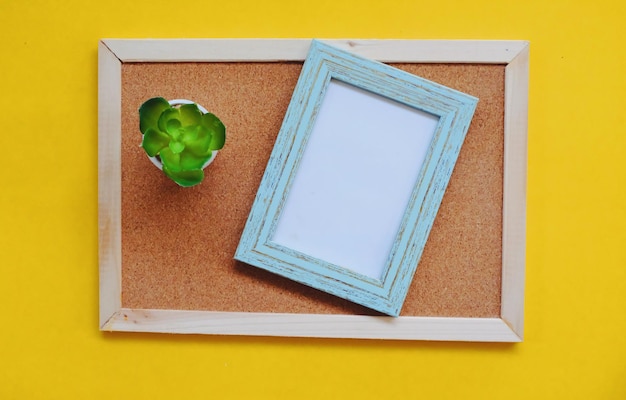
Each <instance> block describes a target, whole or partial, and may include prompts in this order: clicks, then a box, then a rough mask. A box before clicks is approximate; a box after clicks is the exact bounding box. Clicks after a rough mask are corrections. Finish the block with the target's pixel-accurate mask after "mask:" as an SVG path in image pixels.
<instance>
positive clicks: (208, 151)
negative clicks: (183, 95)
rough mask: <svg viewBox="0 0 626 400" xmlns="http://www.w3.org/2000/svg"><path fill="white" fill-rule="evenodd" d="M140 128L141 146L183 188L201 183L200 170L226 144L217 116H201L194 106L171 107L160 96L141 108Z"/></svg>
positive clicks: (202, 173) (148, 101) (208, 114)
mask: <svg viewBox="0 0 626 400" xmlns="http://www.w3.org/2000/svg"><path fill="white" fill-rule="evenodd" d="M139 129H140V130H141V133H142V134H143V140H142V142H141V147H143V149H144V150H145V151H146V153H147V154H148V155H149V156H150V157H158V158H160V159H161V162H162V164H163V172H164V173H165V174H166V175H167V176H168V177H169V178H171V179H172V180H173V181H174V182H176V183H177V184H179V185H180V186H185V187H188V186H194V185H197V184H199V183H200V182H202V180H203V179H204V171H203V170H202V167H203V166H204V164H205V163H206V162H207V161H209V160H210V159H211V156H212V155H213V152H214V151H216V150H220V149H221V148H222V147H224V142H225V141H226V128H225V127H224V124H223V123H222V121H220V119H219V118H218V117H216V116H215V115H213V114H211V113H206V114H205V113H202V112H201V111H200V109H199V108H198V106H197V105H196V104H183V105H181V106H171V105H170V104H169V102H168V101H167V100H165V99H164V98H162V97H154V98H152V99H149V100H147V101H146V102H145V103H143V104H142V105H141V107H140V108H139Z"/></svg>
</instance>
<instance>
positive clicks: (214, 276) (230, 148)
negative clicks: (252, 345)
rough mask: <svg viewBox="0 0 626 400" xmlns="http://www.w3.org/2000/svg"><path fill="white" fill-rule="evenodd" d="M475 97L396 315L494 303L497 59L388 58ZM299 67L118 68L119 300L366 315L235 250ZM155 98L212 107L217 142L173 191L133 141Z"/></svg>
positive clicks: (500, 105) (499, 103)
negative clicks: (220, 136)
mask: <svg viewBox="0 0 626 400" xmlns="http://www.w3.org/2000/svg"><path fill="white" fill-rule="evenodd" d="M392 65H394V66H396V67H398V68H400V69H403V70H405V71H407V72H410V73H413V74H416V75H419V76H421V77H423V78H426V79H429V80H432V81H435V82H437V83H441V84H443V85H446V86H449V87H451V88H454V89H457V90H460V91H462V92H465V93H468V94H471V95H473V96H476V97H478V98H479V99H480V101H479V103H478V107H477V109H476V112H475V115H474V119H473V121H472V124H471V126H470V129H469V131H468V134H467V137H466V139H465V142H464V145H463V147H462V150H461V153H460V156H459V159H458V161H457V165H456V167H455V170H454V172H453V175H452V178H451V181H450V184H449V186H448V189H447V191H446V194H445V196H444V199H443V202H442V205H441V207H440V209H439V213H438V215H437V218H436V220H435V224H434V226H433V229H432V231H431V234H430V236H429V239H428V242H427V245H426V248H425V251H424V253H423V256H422V258H421V260H420V263H419V265H418V268H417V272H416V274H415V277H414V279H413V283H412V286H411V288H410V290H409V294H408V296H407V298H406V300H405V303H404V307H403V309H402V312H401V316H438V317H471V318H491V317H493V318H496V317H498V316H499V315H500V311H501V276H502V214H503V208H502V206H503V200H502V199H503V154H504V99H505V94H504V88H505V65H502V64H471V63H467V64H430V63H429V64H413V63H404V64H402V63H400V64H397V63H394V64H392ZM301 67H302V64H301V63H300V62H277V63H274V62H272V63H269V62H253V63H228V62H226V63H222V62H220V63H216V62H199V63H194V62H180V63H141V62H136V63H135V62H127V63H124V64H122V69H121V74H122V88H121V91H122V92H121V100H122V101H121V104H122V109H121V112H122V134H121V164H122V166H121V175H122V178H121V186H122V187H121V195H122V199H121V201H122V204H121V208H122V210H121V215H122V218H121V231H122V232H121V234H122V243H121V255H122V281H121V282H122V285H121V298H122V300H121V301H122V306H123V307H124V308H129V309H170V310H210V311H225V312H258V313H301V314H358V315H377V314H376V313H375V312H373V311H371V310H369V309H367V308H364V307H361V306H357V305H354V304H352V303H350V302H348V301H346V300H342V299H339V298H336V297H334V296H331V295H328V294H325V293H323V292H320V291H317V290H315V289H311V288H308V287H306V286H303V285H300V284H298V283H295V282H292V281H290V280H287V279H285V278H281V277H278V276H276V275H273V274H271V273H268V272H265V271H263V270H260V269H257V268H254V267H251V266H248V265H246V264H243V263H240V262H237V261H235V260H233V257H232V256H233V254H234V251H235V248H236V246H237V244H238V241H239V237H240V235H241V232H242V230H243V226H244V224H245V221H246V218H247V215H248V212H249V210H250V207H251V205H252V201H253V199H254V195H255V193H256V189H257V187H258V185H259V182H260V180H261V176H262V174H263V172H264V168H265V165H266V163H267V161H268V158H269V154H270V151H271V149H272V146H273V144H274V140H275V138H276V134H277V133H278V131H279V129H280V125H281V123H282V119H283V117H284V114H285V111H286V109H287V105H288V103H289V100H290V97H291V94H292V92H293V89H294V87H295V84H296V81H297V79H298V75H299V72H300V69H301ZM154 96H162V97H165V98H168V99H172V98H186V99H191V100H193V101H196V102H198V103H199V104H202V105H203V106H204V107H206V108H207V109H208V110H210V111H211V112H213V113H215V114H217V115H218V116H219V117H220V118H221V119H222V121H223V122H224V123H225V125H226V127H227V143H226V146H225V148H224V149H223V150H222V151H220V154H219V155H218V157H217V158H216V160H215V161H214V162H213V164H211V165H210V166H209V168H208V169H207V171H206V172H207V178H206V179H205V181H204V182H203V183H202V184H201V185H199V186H197V187H194V188H180V187H178V186H176V185H175V184H174V183H173V182H171V181H170V180H169V179H167V178H166V177H165V176H164V175H163V174H162V173H161V172H160V171H158V170H157V169H156V168H154V167H153V166H152V164H151V163H150V161H149V160H148V158H147V157H146V156H145V154H144V153H143V150H142V149H141V148H139V143H140V141H141V135H140V133H139V131H138V128H137V127H138V113H137V110H138V108H139V106H140V105H141V103H143V102H144V101H145V100H146V99H148V98H150V97H154Z"/></svg>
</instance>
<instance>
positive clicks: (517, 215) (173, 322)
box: [98, 39, 529, 342]
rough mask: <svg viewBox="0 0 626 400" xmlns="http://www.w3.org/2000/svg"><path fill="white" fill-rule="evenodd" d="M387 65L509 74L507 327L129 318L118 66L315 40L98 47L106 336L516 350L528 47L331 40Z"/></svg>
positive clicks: (157, 315)
mask: <svg viewBox="0 0 626 400" xmlns="http://www.w3.org/2000/svg"><path fill="white" fill-rule="evenodd" d="M325 42H326V43H330V44H332V45H333V46H336V47H340V48H343V49H348V50H350V51H351V52H354V53H356V54H359V55H361V56H365V57H368V58H373V59H376V60H379V61H382V62H414V63H484V64H505V65H506V76H505V117H504V118H505V121H504V130H505V131H504V135H505V137H504V140H505V148H504V188H503V189H504V199H503V234H502V252H503V264H502V290H501V291H502V295H501V314H500V318H453V317H399V318H392V317H374V316H357V315H308V314H274V313H229V312H214V311H181V310H153V309H139V310H137V309H126V308H123V307H122V304H121V273H122V265H121V262H122V261H121V260H122V258H121V151H120V142H121V65H122V63H124V62H220V61H235V62H251V61H302V60H304V58H305V56H306V53H307V50H308V48H309V45H310V40H304V39H295V40H291V39H284V40H263V39H251V40H248V39H236V40H230V39H223V40H202V39H198V40H184V41H181V40H102V41H101V42H100V44H99V52H98V59H99V61H98V63H99V77H98V79H99V111H98V112H99V118H98V120H99V122H98V129H99V136H98V137H99V140H98V142H99V165H98V180H99V195H98V202H99V260H100V328H101V329H102V330H107V331H134V332H170V333H204V334H230V335H268V336H305V337H307V336H308V337H311V336H312V337H337V338H382V339H408V340H454V341H492V342H518V341H521V340H522V335H523V303H524V272H525V223H526V221H525V220H526V218H525V209H526V138H527V104H528V54H529V52H528V43H527V42H524V41H413V40H327V41H325Z"/></svg>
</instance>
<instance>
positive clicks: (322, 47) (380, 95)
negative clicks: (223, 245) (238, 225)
mask: <svg viewBox="0 0 626 400" xmlns="http://www.w3.org/2000/svg"><path fill="white" fill-rule="evenodd" d="M331 91H332V92H333V93H334V92H337V93H340V92H342V93H351V94H350V96H353V97H351V98H352V99H355V100H361V99H362V100H364V101H366V102H367V104H370V105H372V107H373V109H374V110H378V109H383V108H385V107H387V106H389V105H390V104H391V105H394V106H395V107H396V108H397V109H398V110H400V111H401V114H402V115H406V116H407V117H408V118H409V119H408V120H407V121H411V118H414V120H415V121H422V122H424V123H425V124H426V125H428V124H429V123H431V125H432V130H430V129H425V128H423V129H421V130H424V129H425V130H424V132H426V133H427V134H429V135H430V136H428V138H429V139H428V140H427V142H426V143H427V144H426V145H425V146H424V145H420V147H421V148H420V149H417V147H415V149H416V150H415V151H416V152H417V153H419V152H422V156H421V157H411V156H410V153H408V154H409V156H407V153H402V152H401V151H400V150H402V149H405V148H407V147H408V148H411V146H415V143H417V142H415V143H414V142H411V143H410V145H409V144H406V143H404V140H406V139H407V138H409V139H410V140H409V141H412V139H413V138H412V136H411V135H410V134H409V136H407V134H406V133H404V134H401V135H399V136H397V137H396V136H393V132H391V133H390V134H389V135H388V133H387V132H380V129H378V128H376V129H373V132H372V133H370V134H371V135H372V136H371V137H367V136H366V137H365V139H364V138H363V137H362V136H361V133H362V132H361V131H359V130H358V129H361V128H355V129H354V130H351V129H343V128H342V131H341V133H342V137H344V136H343V135H344V134H345V137H344V139H342V140H344V141H343V142H342V143H343V144H342V145H340V146H337V147H339V150H337V149H335V146H334V145H333V142H332V141H328V140H329V139H328V137H330V138H333V136H332V135H335V132H332V133H331V134H328V135H327V134H326V133H327V132H325V131H324V129H325V128H324V126H327V125H325V124H324V123H322V122H321V120H322V118H324V120H326V117H323V116H325V115H327V113H328V115H331V114H332V113H333V110H334V111H335V114H337V109H338V108H341V106H344V107H345V108H343V110H346V117H345V121H342V120H341V119H342V111H338V113H339V114H338V115H335V114H332V115H334V117H333V118H335V119H334V120H333V121H335V122H336V123H339V124H342V123H343V122H346V124H347V126H352V125H351V124H352V122H353V121H354V120H355V119H357V118H355V117H354V116H348V115H347V114H349V111H350V110H351V104H352V102H351V101H349V102H346V101H341V100H337V101H339V102H338V103H332V104H331V105H330V106H329V102H330V101H331V100H330V98H331V97H332V96H331V95H330V93H331ZM477 102H478V99H476V98H475V97H473V96H470V95H468V94H465V93H461V92H458V91H456V90H453V89H450V88H448V87H445V86H442V85H439V84H437V83H434V82H431V81H428V80H425V79H422V78H420V77H417V76H415V75H412V74H409V73H406V72H404V71H401V70H399V69H396V68H393V67H390V66H388V65H386V64H383V63H380V62H377V61H373V60H370V59H367V58H363V57H360V56H357V55H355V54H352V53H350V52H349V51H345V50H341V49H338V48H335V47H332V46H330V45H328V44H325V43H323V42H321V41H318V40H313V41H312V42H311V46H310V49H309V53H308V56H307V58H306V60H305V63H304V65H303V69H302V72H301V75H300V78H299V80H298V83H297V85H296V88H295V89H294V94H293V97H292V99H291V102H290V104H289V107H288V109H287V113H286V115H285V119H284V121H283V125H282V127H281V129H280V132H279V134H278V137H277V140H276V143H275V146H274V149H273V151H272V153H271V156H270V159H269V162H268V165H267V168H266V170H265V173H264V175H263V178H262V180H261V184H260V186H259V189H258V192H257V194H256V198H255V200H254V203H253V205H252V209H251V211H250V214H249V217H248V220H247V222H246V225H245V227H244V230H243V232H242V236H241V240H240V242H239V245H238V247H237V250H236V253H235V259H237V260H239V261H242V262H245V263H247V264H250V265H252V266H255V267H259V268H262V269H265V270H267V271H270V272H273V273H276V274H278V275H281V276H284V277H286V278H289V279H292V280H295V281H297V282H300V283H302V284H305V285H308V286H311V287H314V288H316V289H319V290H322V291H325V292H327V293H330V294H333V295H336V296H339V297H341V298H344V299H347V300H350V301H352V302H355V303H358V304H361V305H363V306H365V307H368V308H371V309H373V310H376V311H379V312H381V313H384V314H388V315H391V316H398V315H400V311H401V308H402V305H403V303H404V299H405V297H406V295H407V292H408V290H409V286H410V284H411V280H412V278H413V275H414V273H415V270H416V268H417V265H418V262H419V259H420V257H421V255H422V252H423V249H424V247H425V245H426V241H427V239H428V235H429V232H430V230H431V227H432V225H433V223H434V220H435V217H436V214H437V211H438V208H439V205H440V203H441V200H442V198H443V195H444V192H445V189H446V187H447V184H448V181H449V179H450V176H451V174H452V170H453V168H454V165H455V163H456V160H457V157H458V154H459V152H460V149H461V146H462V144H463V141H464V138H465V135H466V133H467V130H468V128H469V125H470V122H471V120H472V117H473V114H474V110H475V108H476V104H477ZM385 103H386V105H385ZM379 106H380V108H379ZM394 106H392V107H391V109H393V108H394ZM385 109H389V107H387V108H385ZM323 110H330V111H323ZM365 114H368V116H369V115H371V114H374V116H373V118H374V120H375V122H376V121H379V122H380V121H382V122H384V123H386V122H390V121H392V120H393V117H392V116H393V115H395V114H393V113H392V112H390V113H389V114H385V112H383V113H382V114H381V115H376V114H378V113H377V112H374V113H372V112H369V113H365ZM364 117H365V115H364ZM358 119H360V118H358ZM429 121H430V122H429ZM433 121H434V123H433ZM335 122H334V123H335ZM420 123H421V122H420ZM320 126H322V127H320ZM357 126H358V125H357ZM404 128H407V124H403V125H402V126H401V127H399V129H401V130H402V129H404ZM408 128H409V131H408V132H409V133H410V132H411V131H410V128H411V126H410V124H409V126H408ZM417 131H420V129H416V134H417V133H419V132H417ZM426 133H425V134H426ZM420 134H421V133H420ZM351 135H352V137H353V139H350V137H351ZM376 135H378V136H376ZM390 136H391V137H392V139H388V138H389V137H390ZM320 138H322V139H320ZM323 138H326V139H323ZM324 140H326V141H324ZM333 140H334V139H333ZM350 140H353V142H354V144H355V147H357V144H359V146H361V147H359V148H358V149H354V150H353V149H350V148H349V143H350ZM363 142H365V147H363V146H362V145H363ZM390 142H392V143H390ZM316 143H317V144H316ZM320 143H321V144H320ZM329 143H330V144H331V146H328V144H329ZM346 143H347V144H346ZM368 143H369V144H371V145H370V146H369V147H368V145H367V144H368ZM422 143H423V142H422ZM324 146H327V147H326V149H330V150H329V151H330V153H332V154H331V155H328V154H324V153H323V151H322V153H321V154H320V150H319V149H320V148H321V149H322V150H324ZM346 146H347V147H346ZM381 148H384V149H388V148H392V149H397V150H398V152H399V153H402V154H404V156H400V157H396V156H395V155H394V154H395V153H394V152H386V155H385V156H384V157H387V159H385V158H383V159H382V161H380V162H378V163H377V164H374V163H371V162H366V163H364V164H361V160H371V159H376V158H377V157H379V154H378V153H379V151H378V150H379V149H381ZM312 149H317V150H315V154H313V150H312ZM342 149H344V150H345V149H348V150H347V151H346V152H345V154H343V153H342V152H341V151H342ZM328 157H330V159H331V160H332V162H335V161H337V162H341V161H339V160H344V161H345V164H342V165H357V167H355V168H354V169H355V170H352V168H348V169H351V172H350V173H349V174H346V176H347V177H348V178H346V177H343V178H339V180H338V182H341V179H345V181H344V182H345V183H346V185H348V187H349V189H346V190H344V189H343V186H341V185H340V184H338V183H337V182H335V183H334V186H332V188H331V189H329V190H326V189H325V188H323V187H320V182H321V184H322V185H323V184H324V182H326V181H328V180H333V179H334V176H335V175H336V172H337V170H336V169H334V170H333V169H332V168H331V169H330V172H327V173H326V174H324V173H320V174H321V175H320V174H318V172H317V171H323V170H328V168H323V167H322V164H325V163H326V160H327V159H328ZM398 159H399V160H400V161H399V162H401V163H404V164H406V165H404V164H400V167H398V165H397V164H393V162H397V160H398ZM418 159H419V160H418ZM390 164H393V166H392V167H389V165H390ZM363 166H365V167H363ZM333 168H334V167H333ZM385 168H387V169H385ZM340 169H341V168H340ZM360 170H363V171H364V172H363V174H364V176H358V174H359V171H360ZM380 170H382V172H381V173H382V175H381V176H379V177H377V178H376V180H377V181H378V182H380V181H388V180H391V181H392V182H395V181H394V180H395V179H396V175H403V178H402V179H400V181H401V183H399V184H398V186H402V187H403V188H404V189H402V190H399V191H398V192H397V193H396V192H394V191H393V190H392V191H391V192H389V193H390V194H389V195H387V192H386V190H388V189H385V190H383V191H382V193H380V191H378V190H372V189H371V188H370V184H371V180H370V179H369V177H370V175H369V174H371V173H374V174H376V173H378V172H380ZM404 170H409V171H413V172H411V173H408V174H401V173H398V174H396V172H399V171H404ZM311 172H313V173H311ZM337 174H338V175H341V173H340V172H339V173H337ZM355 174H356V175H355ZM305 175H306V176H307V178H306V180H305V178H303V176H305ZM309 175H316V176H317V175H319V176H317V178H309ZM361 178H363V179H361ZM387 178H389V179H387ZM315 179H317V181H315ZM303 180H305V181H303ZM313 182H315V183H313ZM407 185H408V186H407ZM311 186H315V189H316V191H315V193H318V192H320V191H321V192H324V198H323V201H321V202H319V203H318V202H317V200H315V197H314V199H313V200H307V199H310V198H311V196H309V192H308V191H309V190H310V187H311ZM392 186H393V185H392ZM381 187H385V188H388V187H389V186H381ZM303 188H304V189H303ZM359 190H362V192H359ZM394 190H395V189H394ZM310 191H311V193H313V192H314V191H313V190H310ZM374 191H375V192H376V193H377V194H376V196H377V197H375V199H374V200H372V201H371V202H370V203H371V204H370V205H369V207H376V204H379V201H381V200H382V201H384V202H386V199H397V198H400V200H399V201H396V202H395V203H394V202H391V203H389V204H391V205H386V206H384V207H382V209H383V210H381V208H371V210H370V211H368V208H367V207H368V206H367V205H365V206H361V203H366V204H367V203H368V201H360V200H359V199H361V198H364V197H369V196H361V195H360V194H359V195H358V196H361V197H360V198H357V200H356V201H355V200H354V199H351V200H348V202H347V203H344V200H345V198H346V197H350V194H351V193H373V192H374ZM396 194H397V195H396ZM404 197H406V198H404ZM329 199H330V200H329ZM334 199H337V203H338V204H339V205H338V206H337V207H335V206H333V204H332V202H333V201H334ZM303 201H311V203H310V204H307V205H302V204H304V203H303ZM324 202H326V203H324ZM350 202H352V203H350ZM317 204H322V205H320V206H319V208H317V207H316V205H317ZM329 204H330V206H329ZM352 204H354V205H355V207H354V208H357V209H359V210H361V211H359V212H361V214H358V213H357V214H356V217H355V218H356V219H355V220H354V221H357V222H358V221H363V226H357V227H356V228H354V230H353V233H355V236H360V233H361V232H362V231H368V232H370V233H372V235H370V236H368V238H367V240H369V241H370V242H371V243H375V244H377V243H379V242H385V243H386V242H387V241H388V242H389V243H388V244H384V245H383V246H381V248H382V250H381V251H382V253H381V251H379V252H378V253H379V254H383V256H384V257H383V258H381V260H382V261H380V260H378V261H376V263H374V266H375V267H376V268H379V269H377V270H376V271H374V272H369V270H367V271H366V272H364V270H361V269H360V266H356V267H355V266H353V265H350V262H351V260H352V258H350V257H352V256H354V259H355V260H358V259H359V257H361V259H362V258H363V256H362V254H361V253H362V252H361V250H366V249H369V248H370V246H369V245H366V243H370V242H368V241H366V240H364V241H362V242H359V241H358V240H356V241H355V242H354V243H352V239H351V238H350V235H351V234H350V232H348V233H347V236H342V238H348V239H346V241H348V240H349V241H350V243H343V242H342V241H343V240H344V239H336V238H331V239H328V241H329V244H326V243H322V244H321V245H319V246H318V243H316V241H317V240H318V238H322V239H319V240H321V241H322V242H323V241H324V240H325V239H323V238H328V236H333V235H332V234H331V235H329V233H334V232H336V231H343V228H345V227H346V225H350V226H351V225H353V224H352V222H350V223H348V222H346V221H351V220H349V219H348V220H343V219H342V218H343V215H345V214H351V212H352V208H353V207H352ZM372 204H373V205H372ZM384 204H387V203H384ZM357 206H358V207H357ZM309 209H310V210H311V212H310V213H309V212H306V211H307V210H309ZM293 210H296V211H293ZM383 211H384V212H383ZM367 212H370V214H363V213H367ZM380 212H383V214H384V213H387V212H389V213H390V214H389V215H391V216H392V217H387V216H386V215H387V214H384V215H383V217H382V218H380V219H379V220H380V223H382V224H383V225H384V224H386V223H387V222H386V221H388V220H389V219H392V220H394V221H395V222H393V223H392V224H391V228H390V227H389V226H386V227H385V228H384V229H382V228H380V229H379V227H378V225H377V223H372V224H370V223H369V219H370V218H369V216H377V215H378V214H379V213H380ZM304 214H309V215H304ZM292 215H294V216H295V217H293V218H292ZM329 215H330V217H329ZM364 215H365V216H366V217H365V218H363V216H364ZM300 216H304V217H305V218H304V219H305V220H306V221H305V222H303V223H300V221H299V219H298V218H299V217H300ZM359 216H360V217H359ZM396 219H397V221H396ZM372 220H376V218H372ZM287 221H289V222H287ZM319 221H322V222H319ZM334 221H337V222H334ZM335 223H336V224H337V225H336V226H333V224H335ZM310 224H316V225H315V228H314V229H312V228H310V226H311V225H310ZM356 225H359V224H356ZM287 226H288V227H287ZM320 227H321V228H320ZM294 229H295V231H294ZM298 229H300V230H301V231H297V230H298ZM390 229H391V230H390ZM312 230H316V231H318V230H321V232H316V234H313V235H309V233H310V232H311V231H312ZM382 230H385V231H386V232H387V233H386V234H385V235H384V236H382V239H383V240H378V238H381V236H380V235H378V236H377V234H379V231H382ZM285 232H287V233H285ZM389 232H391V233H389ZM296 237H298V238H299V239H293V240H294V241H292V240H291V239H290V238H296ZM301 237H306V239H301ZM372 238H373V239H372ZM294 243H296V244H295V245H294ZM325 246H328V247H330V248H331V249H330V250H328V251H326V250H325ZM359 246H360V247H359ZM371 247H377V245H374V246H371ZM318 248H319V249H320V250H318ZM349 248H351V249H352V250H351V251H352V252H351V253H350V252H349V251H348V249H349ZM310 249H313V250H310ZM343 249H346V250H345V251H346V252H347V253H350V254H348V258H347V260H348V261H347V262H345V263H344V262H343V261H341V260H343V257H342V256H343V254H341V253H342V252H343ZM329 254H330V255H329ZM335 256H336V257H335ZM378 257H380V256H378ZM371 258H376V257H369V256H365V259H367V260H369V259H371ZM337 260H340V261H337ZM357 264H358V262H357ZM348 265H350V266H348Z"/></svg>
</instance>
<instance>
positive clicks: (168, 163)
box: [160, 147, 182, 172]
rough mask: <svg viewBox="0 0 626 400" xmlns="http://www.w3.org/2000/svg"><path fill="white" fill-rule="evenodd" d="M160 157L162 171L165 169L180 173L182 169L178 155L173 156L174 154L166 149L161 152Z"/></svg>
mask: <svg viewBox="0 0 626 400" xmlns="http://www.w3.org/2000/svg"><path fill="white" fill-rule="evenodd" d="M160 155H161V161H162V162H163V170H164V171H165V168H167V169H168V170H170V171H173V172H179V171H182V167H181V165H180V153H178V154H174V152H173V151H172V150H171V149H170V148H169V147H166V148H164V149H163V150H161V154H160Z"/></svg>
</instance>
